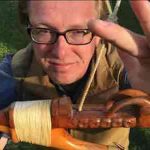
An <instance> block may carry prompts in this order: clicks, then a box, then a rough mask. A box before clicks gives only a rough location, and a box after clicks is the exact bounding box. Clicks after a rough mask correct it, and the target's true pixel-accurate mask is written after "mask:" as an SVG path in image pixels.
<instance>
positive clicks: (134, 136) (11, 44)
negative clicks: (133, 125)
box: [0, 0, 150, 150]
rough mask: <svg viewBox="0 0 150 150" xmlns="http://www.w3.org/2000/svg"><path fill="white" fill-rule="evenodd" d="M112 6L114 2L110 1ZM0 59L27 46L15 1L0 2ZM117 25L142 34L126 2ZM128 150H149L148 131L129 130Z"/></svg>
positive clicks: (17, 149) (21, 147)
mask: <svg viewBox="0 0 150 150" xmlns="http://www.w3.org/2000/svg"><path fill="white" fill-rule="evenodd" d="M112 5H114V1H112ZM0 18H1V20H0V59H2V58H3V57H4V56H5V55H6V54H7V53H14V52H16V51H17V50H19V49H21V48H23V47H24V46H25V45H26V44H27V41H28V40H27V38H25V37H27V36H26V34H25V30H24V29H25V27H21V26H20V25H19V21H18V19H17V18H18V15H17V1H9V0H1V1H0ZM119 18H120V19H119V23H120V24H121V25H123V26H125V27H128V28H129V29H132V30H133V31H135V32H139V33H142V31H141V29H140V27H139V25H138V22H137V20H136V18H135V16H134V15H133V13H132V11H131V8H130V6H129V3H128V1H127V0H123V2H122V5H121V8H120V11H119ZM130 141H131V143H130V150H149V149H150V130H149V129H139V128H137V129H131V134H130ZM7 149H8V150H27V149H28V150H35V149H46V148H42V147H38V148H37V147H36V146H31V145H30V144H21V143H20V144H17V145H15V144H9V145H8V146H7Z"/></svg>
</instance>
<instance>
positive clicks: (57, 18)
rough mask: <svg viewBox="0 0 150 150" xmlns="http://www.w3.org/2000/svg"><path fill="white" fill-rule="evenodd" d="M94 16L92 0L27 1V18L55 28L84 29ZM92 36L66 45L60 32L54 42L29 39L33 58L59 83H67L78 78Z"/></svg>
mask: <svg viewBox="0 0 150 150" xmlns="http://www.w3.org/2000/svg"><path fill="white" fill-rule="evenodd" d="M95 18H96V10H95V2H94V1H31V2H30V4H29V19H30V23H31V25H32V26H33V27H43V28H49V29H55V30H57V31H59V32H63V31H66V30H69V29H86V28H87V23H88V21H90V20H91V19H95ZM98 41H99V38H98V37H94V38H93V40H92V41H91V43H89V44H87V45H70V44H68V43H67V42H66V40H65V38H64V37H63V36H59V38H58V40H57V41H56V43H54V44H36V43H33V49H34V52H35V56H36V59H37V60H38V62H39V63H40V64H41V65H42V67H43V69H44V71H45V72H46V73H47V74H48V76H49V78H50V79H51V80H52V81H54V82H56V83H59V84H63V85H66V84H71V83H73V82H75V81H77V80H79V79H81V78H82V77H83V76H84V74H85V73H86V71H87V68H88V66H89V63H90V60H91V58H92V56H93V54H94V50H95V47H96V46H97V44H98Z"/></svg>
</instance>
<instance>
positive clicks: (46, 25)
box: [33, 23, 58, 30]
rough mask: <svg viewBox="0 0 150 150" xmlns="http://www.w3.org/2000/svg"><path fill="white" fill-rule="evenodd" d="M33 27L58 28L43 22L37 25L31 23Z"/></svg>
mask: <svg viewBox="0 0 150 150" xmlns="http://www.w3.org/2000/svg"><path fill="white" fill-rule="evenodd" d="M33 26H34V27H39V28H48V29H53V30H58V29H57V28H56V27H54V26H52V25H48V24H44V23H39V24H37V25H33Z"/></svg>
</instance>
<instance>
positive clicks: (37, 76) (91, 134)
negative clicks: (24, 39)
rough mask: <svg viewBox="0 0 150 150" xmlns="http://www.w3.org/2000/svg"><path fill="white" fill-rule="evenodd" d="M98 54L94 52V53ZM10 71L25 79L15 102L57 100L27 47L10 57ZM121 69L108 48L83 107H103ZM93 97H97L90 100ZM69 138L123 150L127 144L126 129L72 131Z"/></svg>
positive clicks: (112, 90)
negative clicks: (91, 105)
mask: <svg viewBox="0 0 150 150" xmlns="http://www.w3.org/2000/svg"><path fill="white" fill-rule="evenodd" d="M99 50H100V49H99V48H97V49H96V53H98V51H99ZM96 56H97V54H95V56H94V58H93V62H92V63H93V64H94V61H95V59H96ZM12 69H13V74H14V76H15V77H23V78H25V82H23V84H22V85H21V87H19V88H18V92H19V93H21V94H20V99H19V100H31V99H35V98H36V99H47V98H49V99H50V98H56V97H57V96H58V93H57V90H56V88H55V86H54V85H53V84H51V83H50V82H49V79H48V76H47V75H46V74H45V73H44V72H43V70H42V67H41V66H40V65H39V64H38V62H37V61H36V59H35V57H34V52H33V50H32V47H31V45H28V47H27V48H25V49H22V50H20V51H18V52H17V53H16V54H15V55H14V57H13V60H12ZM122 69H123V65H122V62H121V60H120V57H119V56H118V54H117V51H116V49H115V48H114V47H112V46H111V45H109V44H108V45H107V46H106V49H105V50H104V51H103V54H102V57H101V59H100V63H99V66H98V69H97V72H96V75H95V77H94V80H93V82H92V85H91V87H90V91H89V93H88V97H89V101H86V103H97V104H98V103H104V102H106V100H108V99H109V97H110V96H111V95H112V94H114V93H116V92H117V91H118V89H119V84H120V81H121V78H122ZM20 89H21V90H20ZM93 95H97V96H96V98H95V99H92V100H90V97H92V96H93ZM77 102H78V101H77ZM71 134H72V135H73V136H74V137H76V138H78V139H82V140H85V141H90V142H93V143H99V144H105V145H114V142H116V143H118V144H121V145H123V146H124V147H126V149H127V147H128V144H129V140H128V138H129V129H128V128H111V129H96V130H88V129H86V130H73V131H71Z"/></svg>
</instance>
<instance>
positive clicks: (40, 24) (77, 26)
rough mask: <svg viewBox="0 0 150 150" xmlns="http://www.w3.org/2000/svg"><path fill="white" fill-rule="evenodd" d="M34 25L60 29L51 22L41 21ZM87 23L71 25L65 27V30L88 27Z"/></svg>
mask: <svg viewBox="0 0 150 150" xmlns="http://www.w3.org/2000/svg"><path fill="white" fill-rule="evenodd" d="M33 26H34V27H41V28H48V29H53V30H56V31H58V30H59V29H58V28H57V27H55V26H53V25H50V24H44V23H39V24H37V25H33ZM87 28H88V27H87V25H85V24H84V25H79V24H74V25H70V26H68V27H66V28H64V30H70V29H87Z"/></svg>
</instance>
